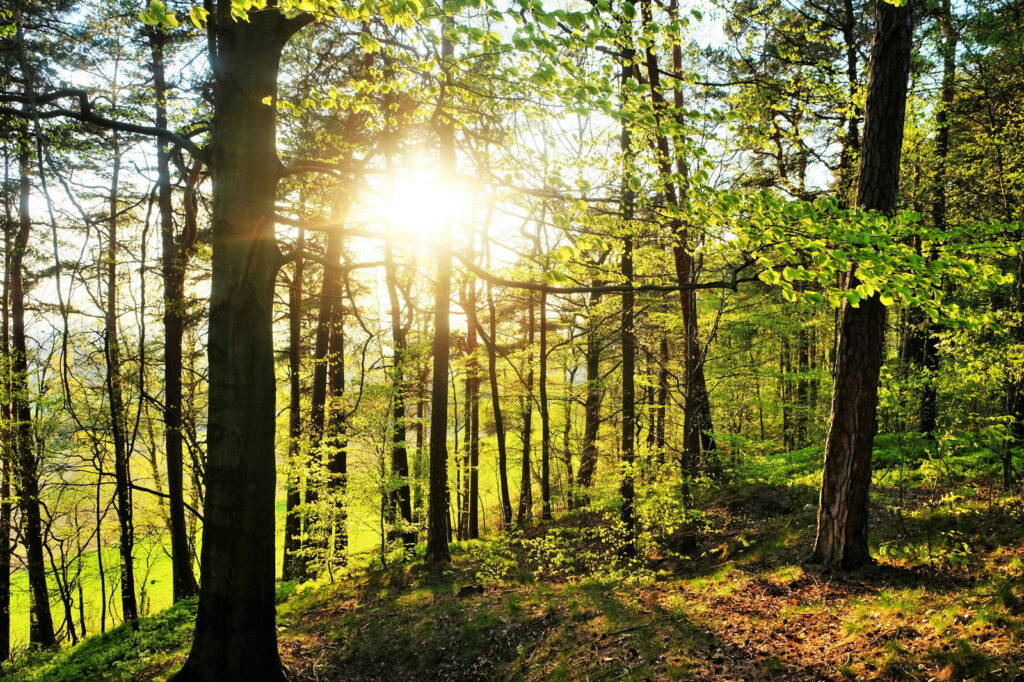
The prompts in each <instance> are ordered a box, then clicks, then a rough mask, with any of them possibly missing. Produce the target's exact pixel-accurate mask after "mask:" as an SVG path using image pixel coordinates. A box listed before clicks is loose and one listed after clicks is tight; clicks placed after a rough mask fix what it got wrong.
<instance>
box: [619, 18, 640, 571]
mask: <svg viewBox="0 0 1024 682" xmlns="http://www.w3.org/2000/svg"><path fill="white" fill-rule="evenodd" d="M620 34H621V35H622V37H623V40H624V44H623V45H622V52H623V56H622V65H621V67H620V72H619V80H620V86H621V92H622V103H623V107H625V104H626V101H627V98H628V96H629V94H628V93H629V88H630V80H632V78H633V58H634V56H635V54H636V52H635V50H634V49H633V36H632V26H630V25H629V23H627V22H626V21H625V20H624V21H623V24H622V27H621V28H620ZM619 148H620V150H621V152H622V157H623V159H625V160H626V161H625V163H626V164H627V167H625V168H623V181H622V197H621V211H622V221H623V225H622V229H623V230H624V232H625V234H626V237H625V238H624V239H623V244H622V258H621V260H620V270H621V274H622V276H623V277H624V278H625V280H626V284H627V285H628V286H629V287H632V286H633V237H632V232H631V230H632V229H633V226H632V224H631V223H632V220H633V212H634V210H635V206H636V193H635V192H634V191H633V188H632V187H631V185H630V183H629V180H630V178H631V176H632V173H631V171H630V168H629V167H628V163H629V159H630V158H631V156H632V153H633V149H632V148H633V139H632V134H631V132H630V129H629V125H628V123H626V121H625V120H624V121H623V123H622V127H621V129H620V131H619ZM635 299H636V294H635V293H634V292H633V290H632V289H631V288H630V289H626V290H625V291H623V292H622V328H621V344H622V452H621V454H620V458H621V472H620V474H619V476H620V478H619V495H620V496H621V497H622V508H621V510H620V519H621V521H622V525H623V530H624V532H625V536H626V537H625V542H624V544H623V548H622V553H623V555H624V556H626V557H633V556H636V510H635V508H634V505H635V497H636V492H635V487H634V472H633V467H634V463H635V459H636V453H635V451H634V441H635V439H636V414H635V411H636V399H635V392H634V379H635V376H634V374H635V364H636V337H635V336H634V331H633V315H634V304H635Z"/></svg>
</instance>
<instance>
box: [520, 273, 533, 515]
mask: <svg viewBox="0 0 1024 682" xmlns="http://www.w3.org/2000/svg"><path fill="white" fill-rule="evenodd" d="M527 296H528V298H529V303H528V304H527V313H526V315H527V318H526V347H527V357H526V362H527V365H528V367H527V370H526V380H525V386H524V387H523V388H524V389H525V391H526V396H525V398H524V399H523V431H522V434H523V435H522V442H523V458H522V466H521V467H520V470H519V471H520V476H519V509H518V511H517V512H516V523H517V524H519V527H520V528H525V527H526V526H528V525H530V523H531V522H532V521H533V469H532V468H531V466H530V464H531V463H530V446H531V444H532V440H533V361H532V360H531V358H530V357H529V349H532V348H533V343H534V340H535V336H536V330H537V324H536V316H535V315H534V311H533V292H528V293H527Z"/></svg>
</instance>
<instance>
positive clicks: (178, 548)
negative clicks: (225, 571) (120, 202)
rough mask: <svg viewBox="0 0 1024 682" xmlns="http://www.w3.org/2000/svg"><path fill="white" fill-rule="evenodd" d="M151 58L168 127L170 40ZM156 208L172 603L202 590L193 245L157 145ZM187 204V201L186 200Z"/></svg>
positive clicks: (159, 39)
mask: <svg viewBox="0 0 1024 682" xmlns="http://www.w3.org/2000/svg"><path fill="white" fill-rule="evenodd" d="M147 35H148V37H149V44H150V52H151V54H152V69H153V96H154V101H155V103H156V104H155V107H156V114H155V123H156V125H157V127H158V128H166V127H167V80H166V75H165V68H164V46H165V44H166V42H167V37H166V36H167V34H166V33H164V32H163V31H161V30H159V29H153V30H150V31H148V32H147ZM156 169H157V208H158V210H159V212H160V243H161V248H162V251H163V253H162V258H161V265H162V267H163V285H164V319H163V323H164V407H163V420H164V447H165V450H166V452H165V457H166V460H167V502H168V517H169V520H170V524H169V526H170V533H171V571H172V596H173V599H174V601H178V600H180V599H186V598H188V597H194V596H195V595H196V593H197V592H198V590H199V584H198V583H197V582H196V576H195V572H194V571H193V568H192V551H191V549H190V548H189V544H188V529H187V527H186V525H185V492H184V475H183V454H182V449H183V448H182V436H181V428H182V423H181V421H182V409H181V405H182V399H181V340H182V336H183V335H184V331H185V267H186V265H187V259H188V254H189V251H190V250H191V248H192V243H193V241H194V240H195V230H194V227H195V226H194V225H189V224H186V229H185V231H184V232H183V233H182V235H181V239H180V241H179V239H177V238H176V237H175V233H174V208H173V196H172V192H173V190H172V188H171V169H170V155H169V154H168V150H167V144H166V143H165V142H164V141H163V140H157V147H156ZM186 201H189V199H188V198H186Z"/></svg>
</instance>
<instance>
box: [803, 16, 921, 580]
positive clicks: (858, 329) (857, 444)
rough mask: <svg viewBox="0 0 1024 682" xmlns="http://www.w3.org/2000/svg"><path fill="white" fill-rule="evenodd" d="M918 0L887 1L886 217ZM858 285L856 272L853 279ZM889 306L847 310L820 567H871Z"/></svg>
mask: <svg viewBox="0 0 1024 682" xmlns="http://www.w3.org/2000/svg"><path fill="white" fill-rule="evenodd" d="M912 8H913V1H912V0H908V2H907V3H906V4H905V5H903V6H901V7H895V6H893V5H891V4H889V3H887V2H879V3H878V4H877V10H876V25H875V37H874V40H873V42H872V46H871V62H870V66H869V75H868V92H867V100H866V104H865V110H864V116H865V121H864V146H863V150H862V152H861V168H860V174H859V180H858V186H857V205H858V206H860V207H861V208H864V209H868V210H874V211H878V212H881V213H892V212H893V211H894V210H895V208H896V201H897V196H898V190H899V173H900V148H901V146H902V143H903V120H904V115H905V113H906V97H907V77H908V73H909V70H910V54H911V44H912V40H913V11H912ZM849 283H850V286H851V287H854V286H856V285H857V279H856V272H855V271H851V273H850V277H849ZM885 312H886V311H885V306H884V305H882V302H881V300H880V298H879V296H878V295H877V294H875V295H874V296H871V297H869V298H866V299H864V300H861V301H860V305H858V306H857V307H854V306H851V305H848V304H844V306H843V309H842V316H841V327H840V332H839V344H838V347H837V349H836V369H835V385H834V389H833V393H832V417H831V420H830V424H829V432H828V437H827V439H826V441H825V466H824V472H823V474H822V485H821V497H820V501H819V503H818V532H817V537H816V539H815V543H814V550H813V552H812V554H811V561H812V562H813V563H818V564H823V565H825V566H828V567H831V568H837V569H843V570H846V569H853V568H857V567H859V566H862V565H864V564H867V563H870V562H871V556H870V553H869V551H868V490H869V488H870V485H871V450H872V445H873V441H874V437H875V431H876V421H875V417H876V409H877V402H878V375H879V371H880V369H881V366H882V361H883V350H884V348H883V346H884V344H883V341H884V336H885Z"/></svg>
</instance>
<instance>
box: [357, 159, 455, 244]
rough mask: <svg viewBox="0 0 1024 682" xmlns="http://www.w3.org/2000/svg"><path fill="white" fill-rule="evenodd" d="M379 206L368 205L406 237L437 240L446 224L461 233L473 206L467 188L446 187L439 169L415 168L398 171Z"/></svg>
mask: <svg viewBox="0 0 1024 682" xmlns="http://www.w3.org/2000/svg"><path fill="white" fill-rule="evenodd" d="M386 183H387V185H386V187H385V188H384V191H383V192H382V193H381V195H380V198H379V199H377V201H376V202H375V205H373V206H370V207H368V208H369V211H368V213H369V216H370V218H371V219H372V220H376V221H380V222H381V223H383V226H384V227H385V228H386V229H387V230H388V231H390V232H393V233H397V234H398V235H399V236H401V237H402V238H409V239H422V240H426V241H429V242H430V243H436V242H437V241H438V240H439V239H440V238H441V237H442V234H443V233H444V231H445V229H444V228H446V227H448V228H451V230H452V234H457V233H458V231H459V230H458V226H459V224H460V223H461V222H462V221H463V220H464V219H465V217H466V213H467V211H468V209H469V207H470V201H469V200H468V198H467V196H466V193H465V191H462V189H461V188H457V187H450V186H446V185H445V184H444V183H442V182H441V180H440V178H439V177H438V173H437V172H429V171H426V170H415V171H412V172H410V173H406V174H396V175H395V176H394V177H391V178H388V179H387V180H386Z"/></svg>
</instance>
